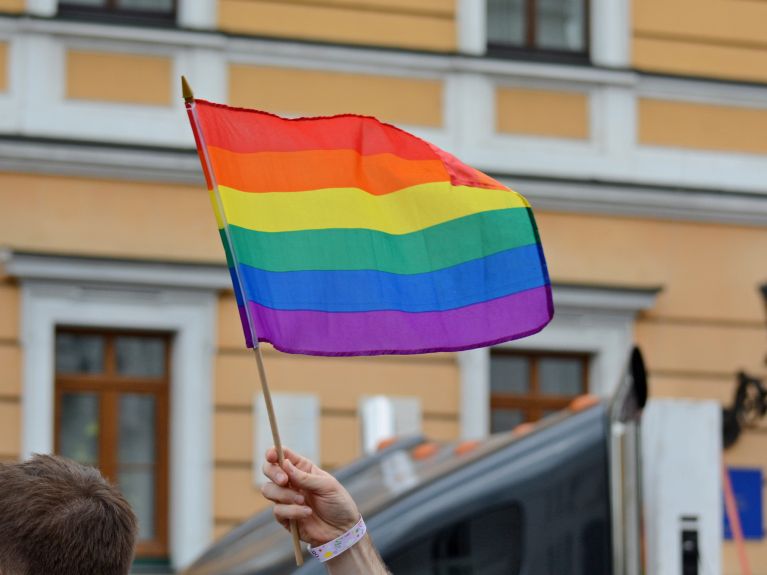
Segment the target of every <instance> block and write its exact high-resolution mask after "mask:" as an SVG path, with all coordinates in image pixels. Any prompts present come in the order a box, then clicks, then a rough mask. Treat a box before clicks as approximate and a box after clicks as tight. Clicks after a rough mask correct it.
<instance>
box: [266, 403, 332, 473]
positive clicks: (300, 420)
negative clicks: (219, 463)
mask: <svg viewBox="0 0 767 575" xmlns="http://www.w3.org/2000/svg"><path fill="white" fill-rule="evenodd" d="M272 403H273V404H274V414H275V417H276V419H277V426H278V428H279V432H280V440H281V441H282V445H283V446H285V447H289V448H290V449H292V450H293V451H295V452H297V453H300V454H301V455H303V456H304V457H306V458H308V459H310V460H312V461H313V462H316V463H319V461H320V427H319V424H320V401H319V398H318V397H317V396H316V395H314V394H299V393H273V394H272ZM254 405H255V409H254V411H255V418H254V433H255V441H254V442H253V445H254V446H255V450H256V452H255V453H254V455H253V478H254V480H255V482H256V483H257V484H259V485H262V484H264V483H265V482H266V481H267V479H266V477H264V474H263V473H262V470H261V468H262V465H263V461H264V454H265V453H266V450H267V449H269V448H270V447H272V446H274V440H273V439H272V428H271V426H270V425H269V414H268V413H267V411H266V403H265V402H264V396H263V395H262V394H260V393H259V394H257V395H256V397H255V404H254Z"/></svg>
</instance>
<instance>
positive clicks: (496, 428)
mask: <svg viewBox="0 0 767 575" xmlns="http://www.w3.org/2000/svg"><path fill="white" fill-rule="evenodd" d="M524 420H525V414H524V412H523V411H522V410H521V409H493V410H492V411H491V412H490V433H499V432H501V431H511V430H512V429H514V428H515V427H516V426H517V425H519V424H520V423H522V422H523V421H524Z"/></svg>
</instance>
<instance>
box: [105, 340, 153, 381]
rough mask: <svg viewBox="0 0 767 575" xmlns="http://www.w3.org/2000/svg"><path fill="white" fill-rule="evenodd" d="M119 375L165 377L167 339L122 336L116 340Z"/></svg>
mask: <svg viewBox="0 0 767 575" xmlns="http://www.w3.org/2000/svg"><path fill="white" fill-rule="evenodd" d="M115 353H116V355H117V373H119V374H120V375H129V376H132V377H162V376H163V375H165V339H163V338H161V337H145V336H120V337H117V338H115Z"/></svg>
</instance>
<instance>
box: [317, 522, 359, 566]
mask: <svg viewBox="0 0 767 575" xmlns="http://www.w3.org/2000/svg"><path fill="white" fill-rule="evenodd" d="M365 533H367V527H366V526H365V522H364V521H363V520H362V517H360V520H359V521H357V524H356V525H355V526H354V527H352V528H351V529H349V531H347V532H346V533H344V534H343V535H341V536H339V537H336V538H335V539H333V541H328V542H327V543H325V544H324V545H320V546H319V547H312V546H311V545H310V546H309V553H311V554H312V555H314V558H315V559H319V560H320V562H322V563H324V562H325V561H328V560H330V559H332V558H333V557H338V556H339V555H340V554H341V553H343V552H344V551H346V550H347V549H349V547H351V546H352V545H354V544H355V543H357V542H358V541H359V540H360V539H362V538H363V537H364V536H365Z"/></svg>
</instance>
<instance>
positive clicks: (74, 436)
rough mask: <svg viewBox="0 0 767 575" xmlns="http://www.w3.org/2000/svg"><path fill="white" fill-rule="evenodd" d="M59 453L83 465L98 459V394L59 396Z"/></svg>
mask: <svg viewBox="0 0 767 575" xmlns="http://www.w3.org/2000/svg"><path fill="white" fill-rule="evenodd" d="M60 414H61V417H60V420H59V453H60V454H61V455H63V456H64V457H69V458H70V459H74V460H75V461H79V462H80V463H84V464H86V465H93V466H94V467H95V466H97V465H98V462H99V398H98V395H97V394H95V393H64V394H63V395H62V396H61V412H60Z"/></svg>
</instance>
